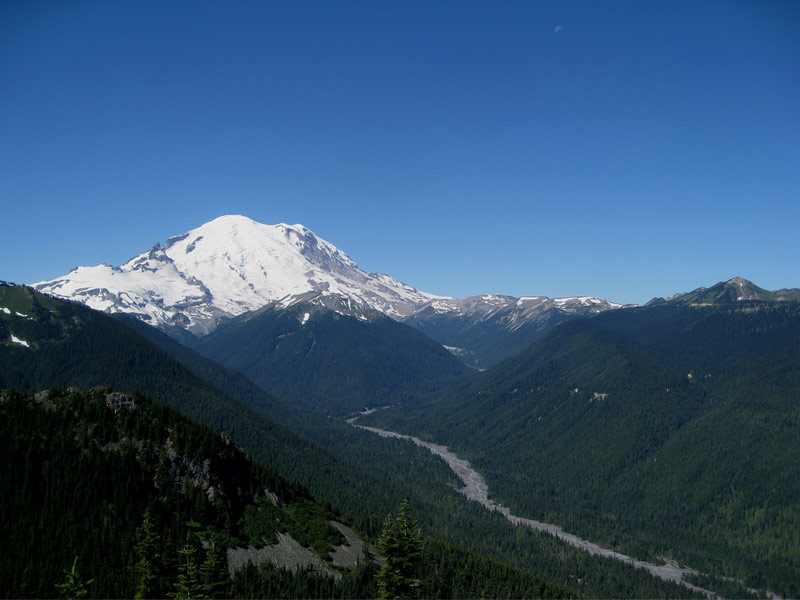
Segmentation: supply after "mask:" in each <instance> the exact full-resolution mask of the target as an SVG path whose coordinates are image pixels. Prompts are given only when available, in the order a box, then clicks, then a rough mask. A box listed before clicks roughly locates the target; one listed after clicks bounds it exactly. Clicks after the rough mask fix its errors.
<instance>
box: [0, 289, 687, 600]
mask: <svg viewBox="0 0 800 600" xmlns="http://www.w3.org/2000/svg"><path fill="white" fill-rule="evenodd" d="M0 306H2V307H5V308H8V309H9V312H8V313H6V312H4V311H3V312H0V325H1V326H2V327H4V329H3V335H4V336H8V337H4V338H3V341H0V381H1V382H2V383H0V385H1V386H15V387H20V386H22V387H25V388H26V389H27V390H29V391H31V392H35V391H39V390H41V389H46V388H47V387H50V386H53V385H75V384H78V385H82V386H97V385H113V386H114V387H115V388H116V389H122V390H126V391H133V392H135V391H139V392H141V393H145V394H148V395H152V396H154V397H155V398H156V399H158V400H160V401H163V402H167V403H169V404H170V405H172V406H175V407H177V408H178V409H179V410H181V411H182V412H185V413H186V414H188V415H190V416H193V417H195V418H197V419H198V420H201V421H202V422H204V423H205V424H207V425H211V426H213V427H215V428H217V429H221V430H223V431H225V432H226V433H227V434H228V435H229V436H230V438H231V440H232V441H233V443H235V444H236V445H238V446H240V447H243V448H245V449H246V451H247V453H248V454H250V455H251V456H252V457H253V458H254V459H256V460H257V461H258V462H260V463H261V464H265V465H268V466H269V467H271V468H272V469H274V470H275V471H276V472H277V473H279V474H281V475H282V476H286V477H289V478H291V479H293V480H295V481H300V482H301V483H302V484H304V485H305V486H307V487H308V488H309V489H310V490H311V492H312V493H313V495H314V496H315V497H316V498H319V499H320V500H321V501H322V502H323V503H324V505H325V506H327V507H330V508H331V509H335V511H336V512H338V513H341V514H342V516H343V518H345V519H346V520H347V521H349V522H352V523H353V524H354V525H355V526H356V529H357V530H359V531H361V532H362V533H364V534H365V535H366V536H367V537H368V538H371V539H376V538H377V536H378V535H379V534H380V531H381V527H382V523H383V519H384V517H385V515H386V514H387V513H388V512H390V511H391V510H393V509H394V508H395V507H397V505H398V504H399V503H400V501H401V500H403V499H404V498H408V499H409V501H410V504H411V508H412V510H413V511H414V512H415V514H416V515H418V517H419V522H420V526H421V529H422V532H423V534H424V535H426V536H433V537H436V538H439V539H442V540H448V541H449V542H450V543H451V544H453V543H454V544H456V546H453V548H454V549H455V550H454V551H458V552H460V551H461V550H457V547H462V548H465V549H467V550H469V551H471V552H472V553H475V554H473V556H474V558H473V559H470V560H473V561H474V560H479V561H483V560H487V559H488V558H492V559H495V560H497V561H502V562H503V563H506V564H511V565H514V566H515V567H516V568H518V569H523V570H525V571H526V572H527V574H526V575H524V576H525V577H529V576H541V577H544V578H545V579H546V580H547V581H549V582H552V583H555V584H557V585H562V586H566V587H567V588H568V589H570V590H571V593H573V594H578V595H589V596H614V597H644V596H646V597H664V596H666V597H682V596H687V595H689V593H688V591H687V590H685V589H684V588H681V587H679V586H676V585H674V584H666V583H664V582H661V581H658V580H655V579H654V578H653V577H651V576H649V575H647V574H645V573H642V572H640V571H636V570H634V569H633V568H631V567H629V566H625V565H622V564H619V563H616V562H613V561H607V560H601V559H598V558H596V557H591V556H588V555H585V554H584V553H581V552H579V551H577V550H574V549H571V548H569V547H567V546H565V545H564V544H563V543H560V542H557V541H555V540H552V539H550V538H548V537H547V536H544V535H541V534H536V533H534V532H530V531H521V530H515V529H514V527H513V526H511V525H510V524H509V523H508V522H507V521H505V520H504V519H503V518H502V517H501V516H500V515H498V514H493V513H489V512H487V511H486V510H485V509H483V508H482V507H480V506H477V505H475V504H472V503H470V502H469V501H467V500H466V499H465V498H464V497H463V496H462V495H461V494H459V493H458V492H457V491H456V489H455V487H456V485H457V484H456V481H457V480H456V478H455V477H454V475H453V473H452V472H451V471H450V470H449V468H448V467H447V466H446V465H445V464H444V463H443V462H442V461H441V460H439V459H438V458H436V457H434V456H432V455H431V454H430V453H429V452H427V451H426V450H424V449H421V448H419V447H416V446H414V445H413V444H410V443H408V442H404V441H400V440H382V439H380V438H378V437H377V436H374V435H373V434H370V433H367V432H363V431H359V430H356V429H355V428H352V427H350V426H348V425H347V424H345V423H344V422H343V421H335V420H334V421H332V420H328V419H325V418H322V417H320V416H314V417H312V415H311V414H310V413H307V414H306V415H305V418H304V419H301V420H299V421H298V420H294V421H293V422H292V424H291V426H292V427H295V428H296V429H297V432H298V433H297V434H293V433H290V432H288V431H286V430H285V429H284V428H283V427H280V426H278V425H277V424H275V423H274V422H272V421H270V420H268V419H266V418H265V417H264V415H263V414H262V413H261V412H259V411H260V410H264V411H269V410H270V408H269V407H270V406H274V402H280V399H279V398H275V397H273V396H270V395H269V394H265V393H263V392H262V393H261V394H259V393H256V391H254V390H253V389H252V388H251V387H248V385H246V383H245V382H244V381H242V380H241V379H239V378H237V377H236V376H235V375H233V374H231V373H230V372H226V371H224V370H214V369H207V371H208V377H209V379H211V380H215V379H216V380H217V381H232V382H234V384H233V385H231V391H232V392H233V393H235V394H241V398H232V397H230V396H228V395H225V394H222V393H221V392H219V391H218V390H216V388H214V387H213V386H212V385H210V383H209V382H208V381H200V380H199V379H198V378H197V377H196V376H195V375H193V374H192V373H191V372H190V371H189V370H188V369H187V368H186V367H184V366H183V365H182V364H180V363H179V362H177V361H176V360H175V359H173V358H172V357H170V356H168V355H166V354H165V353H164V352H163V351H161V350H160V349H159V348H157V347H155V346H154V345H153V344H152V343H150V342H148V341H147V340H146V339H144V338H143V337H141V336H139V335H137V334H135V333H134V332H133V331H131V330H130V329H129V328H127V327H125V326H124V325H123V324H122V323H120V322H118V321H117V320H115V319H112V318H111V317H109V316H107V315H103V314H101V313H97V312H95V311H91V310H89V309H87V308H85V307H83V306H80V305H77V304H73V303H68V302H64V301H60V300H54V299H52V298H48V297H44V296H41V295H40V294H37V293H35V292H33V291H31V290H29V289H27V288H21V287H17V286H0ZM17 312H18V313H20V314H22V315H25V316H19V315H17ZM11 335H14V336H15V337H17V339H25V340H26V341H27V343H28V344H29V345H28V346H24V345H21V344H19V343H16V342H14V341H12V338H11V337H10V336H11ZM164 346H165V347H167V346H169V344H166V343H165V344H164ZM172 348H173V350H176V348H177V347H176V346H172ZM176 354H179V353H177V352H176ZM112 358H114V360H112ZM183 359H184V360H185V361H186V362H187V364H191V365H193V366H192V368H193V369H195V370H196V371H198V372H199V371H201V370H203V366H202V365H203V364H205V365H206V367H208V366H209V365H208V363H203V359H199V357H196V355H191V354H190V353H189V354H185V355H184V356H183ZM245 402H247V403H251V402H252V404H251V406H248V405H246V404H245ZM278 412H280V411H278ZM281 414H286V413H281ZM299 423H302V427H301V426H300V425H299ZM298 434H299V435H298ZM309 438H313V439H314V443H312V442H311V441H309ZM450 554H451V553H450ZM456 562H457V561H456ZM441 589H443V590H445V589H448V588H447V586H441ZM482 589H483V588H482ZM486 589H488V588H486ZM320 593H321V594H323V595H324V592H320ZM442 593H445V592H442Z"/></svg>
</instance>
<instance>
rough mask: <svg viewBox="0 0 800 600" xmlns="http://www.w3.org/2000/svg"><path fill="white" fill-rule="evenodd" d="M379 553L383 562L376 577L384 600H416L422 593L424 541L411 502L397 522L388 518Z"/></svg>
mask: <svg viewBox="0 0 800 600" xmlns="http://www.w3.org/2000/svg"><path fill="white" fill-rule="evenodd" d="M378 549H379V551H380V553H381V557H382V558H383V566H382V567H381V570H380V571H379V572H378V576H377V577H378V588H379V589H380V593H381V598H415V597H416V596H417V590H418V589H419V578H418V571H419V558H420V555H421V553H422V538H421V537H420V534H419V528H418V526H417V522H416V521H415V520H414V518H413V517H412V516H411V509H410V508H409V505H408V500H404V501H403V503H402V504H401V505H400V511H399V513H398V515H397V518H396V519H394V518H392V516H391V515H389V516H387V517H386V520H385V521H384V524H383V532H382V533H381V537H380V539H379V540H378Z"/></svg>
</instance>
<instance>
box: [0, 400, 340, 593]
mask: <svg viewBox="0 0 800 600" xmlns="http://www.w3.org/2000/svg"><path fill="white" fill-rule="evenodd" d="M0 440H2V453H3V456H4V460H3V461H2V468H1V470H0V511H2V514H4V515H7V517H8V518H6V519H4V520H3V529H2V537H3V540H4V543H3V544H2V545H0V595H2V596H12V597H30V596H38V597H51V596H53V595H54V594H55V593H56V591H57V590H56V585H57V584H59V583H62V582H63V584H64V585H67V586H70V587H69V589H67V588H59V594H61V593H63V594H72V595H79V594H80V593H81V592H80V590H81V589H83V588H87V589H88V592H89V594H91V595H92V596H93V597H134V596H137V597H165V596H167V595H169V594H173V595H175V597H185V596H187V595H188V596H193V597H196V596H206V597H214V596H217V595H223V596H225V595H227V594H228V591H229V590H228V587H227V586H228V578H227V573H226V571H227V567H226V564H225V560H226V559H225V557H224V554H223V548H224V545H225V544H228V545H231V544H238V543H242V535H243V533H244V532H243V531H242V530H241V529H240V528H239V526H238V524H239V523H241V522H242V521H243V520H244V516H245V514H246V512H247V510H248V509H249V508H251V507H252V506H253V505H252V501H253V498H256V497H258V496H263V495H264V494H265V493H266V491H265V490H270V493H275V494H277V496H276V499H277V501H278V502H280V503H282V504H285V505H287V506H288V507H290V508H291V507H292V506H293V505H294V504H295V503H298V504H299V505H300V507H301V508H300V510H299V511H297V512H296V513H294V514H292V515H288V514H287V516H286V518H285V519H282V521H283V522H284V523H286V525H284V529H283V530H286V531H289V533H290V534H297V535H298V537H300V536H301V535H305V536H306V542H307V543H309V545H312V546H314V548H315V549H317V550H318V551H321V550H322V549H323V548H322V543H324V542H318V541H317V540H312V539H311V538H310V534H309V530H313V531H316V530H317V529H319V524H318V523H317V521H314V523H313V524H312V525H306V524H305V523H304V522H303V521H302V519H300V518H299V517H298V514H311V513H313V514H314V516H315V517H316V519H317V520H319V519H323V520H324V522H325V524H326V525H327V521H326V520H325V519H327V518H330V515H329V513H326V512H325V511H324V510H322V509H320V508H310V507H309V505H310V504H312V503H311V499H310V497H309V496H308V495H307V492H305V491H304V490H303V489H302V488H300V487H299V486H296V485H291V484H287V483H285V482H283V481H282V480H281V479H280V478H278V477H276V476H275V475H274V474H272V473H270V472H269V471H268V470H266V469H264V468H262V467H258V466H257V465H255V464H253V463H252V462H251V461H250V460H248V459H247V458H246V457H245V456H243V455H242V454H241V453H240V452H239V451H238V450H236V449H235V448H234V447H233V446H232V445H230V444H229V443H227V442H226V441H225V440H224V439H222V437H221V436H220V435H219V433H216V432H214V431H212V430H210V429H207V428H205V427H202V426H199V425H197V424H194V423H192V422H190V421H189V420H188V419H186V418H185V417H181V416H179V415H178V414H177V413H176V412H174V411H173V410H171V409H169V408H167V407H165V406H163V405H157V404H152V403H150V402H149V401H147V400H145V399H143V398H135V399H134V398H133V397H129V396H123V395H121V394H116V393H112V392H110V391H108V390H102V389H97V390H93V391H91V392H81V391H64V390H57V389H52V390H51V391H50V392H48V393H44V394H40V395H39V396H37V398H36V400H34V398H33V397H31V396H28V395H25V394H20V393H16V392H10V391H4V392H2V396H0ZM326 539H330V537H328V538H326ZM178 540H183V541H182V542H181V543H179V542H178ZM201 542H204V543H201ZM328 548H329V546H328V547H326V548H325V550H327V549H328ZM69 565H72V570H71V571H70V570H69ZM78 568H79V569H78ZM65 570H66V572H67V573H68V575H69V578H68V580H67V581H63V579H64V575H63V573H64V571H65Z"/></svg>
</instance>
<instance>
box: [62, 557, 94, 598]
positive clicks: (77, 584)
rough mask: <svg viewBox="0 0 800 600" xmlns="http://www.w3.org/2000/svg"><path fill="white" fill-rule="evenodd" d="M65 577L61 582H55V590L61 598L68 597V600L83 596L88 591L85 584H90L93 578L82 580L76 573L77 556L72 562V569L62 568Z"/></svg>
mask: <svg viewBox="0 0 800 600" xmlns="http://www.w3.org/2000/svg"><path fill="white" fill-rule="evenodd" d="M64 573H65V574H66V576H67V577H66V579H65V580H64V582H63V583H59V584H56V592H57V593H58V595H59V596H60V597H61V598H69V599H70V600H73V599H78V598H85V597H86V596H87V594H88V593H89V591H88V590H87V589H86V586H88V585H91V583H92V582H93V581H94V579H90V580H89V581H83V578H82V577H81V575H80V573H78V557H77V556H76V557H75V560H74V561H73V562H72V569H71V570H69V571H67V570H66V569H65V570H64Z"/></svg>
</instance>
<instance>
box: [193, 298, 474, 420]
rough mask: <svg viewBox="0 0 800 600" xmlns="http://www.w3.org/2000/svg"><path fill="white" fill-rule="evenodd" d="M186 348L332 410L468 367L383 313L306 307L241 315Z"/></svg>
mask: <svg viewBox="0 0 800 600" xmlns="http://www.w3.org/2000/svg"><path fill="white" fill-rule="evenodd" d="M373 312H374V311H373ZM305 314H309V315H310V316H309V318H308V319H307V320H306V321H305V322H304V315H305ZM194 349H195V350H197V351H198V352H200V353H201V354H203V355H205V356H207V357H208V358H211V359H212V360H215V361H217V362H219V363H220V364H222V365H224V366H226V367H229V368H231V369H236V370H237V371H239V372H241V373H243V374H244V375H246V376H247V377H248V378H249V379H251V380H252V381H253V382H255V383H256V384H258V385H260V386H261V387H262V388H264V389H267V390H270V391H272V392H275V393H280V394H285V395H287V396H292V397H293V398H296V399H297V401H298V402H299V403H301V404H302V405H303V406H307V407H316V408H319V409H321V410H323V411H325V412H329V413H332V414H340V415H345V414H348V413H350V412H352V411H354V410H359V409H362V408H363V407H364V406H381V405H384V404H389V403H394V402H397V401H398V400H404V399H408V398H411V397H413V396H416V395H419V394H422V393H426V392H431V391H435V390H439V389H443V388H444V387H446V386H447V385H449V384H450V383H452V382H453V381H455V380H456V379H458V378H459V377H460V376H462V375H463V374H465V373H467V372H468V369H467V367H465V366H464V364H463V363H461V361H459V360H458V359H456V358H455V357H453V356H452V355H451V354H450V353H449V352H447V351H446V350H445V349H444V348H442V347H441V346H440V345H439V344H437V343H436V342H434V341H433V340H431V339H430V338H428V337H427V336H425V335H423V334H421V333H419V332H418V331H415V330H414V329H412V328H411V327H409V326H407V325H403V324H402V323H398V322H396V321H394V320H392V319H390V318H389V317H386V316H384V315H381V314H379V313H374V314H371V315H370V318H369V319H368V320H366V321H365V320H361V319H358V318H356V317H350V316H346V315H341V314H338V313H336V312H333V311H332V310H328V309H325V308H322V307H319V306H316V305H312V304H299V305H297V306H293V307H291V308H288V309H281V308H279V307H275V306H273V305H268V306H266V307H265V308H263V309H260V310H258V311H255V312H253V313H247V314H244V315H241V316H239V317H236V318H234V319H231V320H230V321H228V322H225V323H222V324H221V325H220V326H219V327H218V328H217V329H216V330H215V331H213V332H212V333H211V334H209V335H207V336H205V337H203V338H201V339H199V340H198V341H197V343H196V344H195V345H194Z"/></svg>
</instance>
